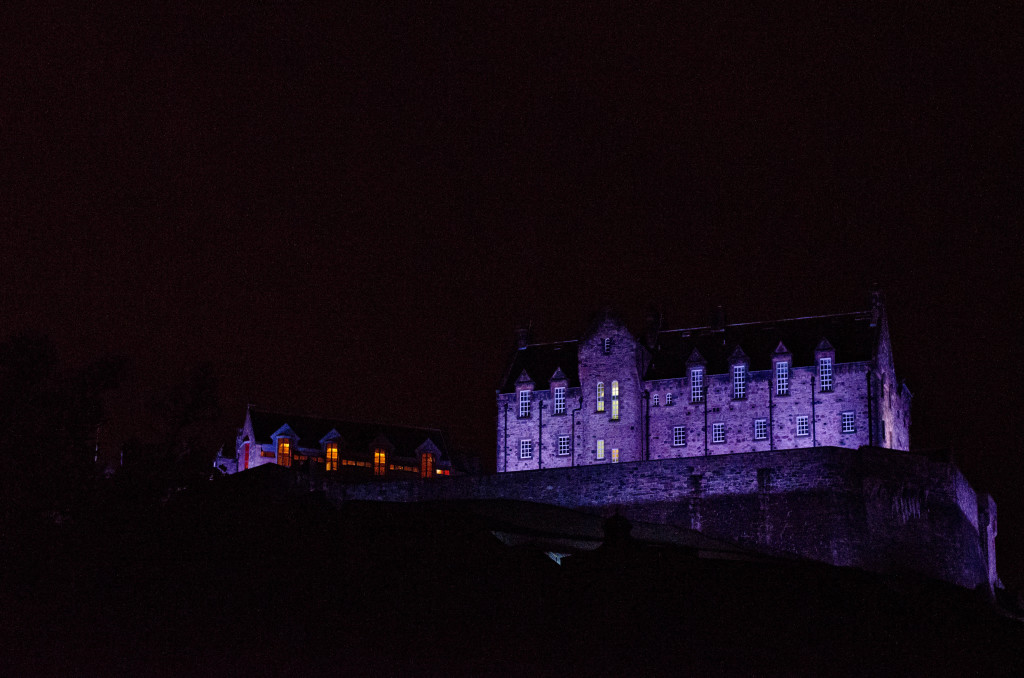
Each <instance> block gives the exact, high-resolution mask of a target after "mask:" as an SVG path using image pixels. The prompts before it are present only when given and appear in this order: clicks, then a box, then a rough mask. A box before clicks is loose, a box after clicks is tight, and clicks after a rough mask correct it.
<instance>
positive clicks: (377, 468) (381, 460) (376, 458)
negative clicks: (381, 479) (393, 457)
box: [373, 447, 388, 476]
mask: <svg viewBox="0 0 1024 678" xmlns="http://www.w3.org/2000/svg"><path fill="white" fill-rule="evenodd" d="M387 464H388V454H387V451H385V450H384V448H383V447H378V448H376V449H375V450H374V451H373V475H375V476H382V475H384V472H385V471H386V470H387Z"/></svg>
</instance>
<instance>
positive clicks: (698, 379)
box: [690, 367, 705, 403]
mask: <svg viewBox="0 0 1024 678" xmlns="http://www.w3.org/2000/svg"><path fill="white" fill-rule="evenodd" d="M704 397H705V393H704V368H703V367H691V368H690V402H691V403H702V402H704Z"/></svg>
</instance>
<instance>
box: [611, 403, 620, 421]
mask: <svg viewBox="0 0 1024 678" xmlns="http://www.w3.org/2000/svg"><path fill="white" fill-rule="evenodd" d="M618 418H619V401H618V400H613V401H612V419H618Z"/></svg>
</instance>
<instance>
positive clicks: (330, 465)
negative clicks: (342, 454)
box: [324, 441, 338, 471]
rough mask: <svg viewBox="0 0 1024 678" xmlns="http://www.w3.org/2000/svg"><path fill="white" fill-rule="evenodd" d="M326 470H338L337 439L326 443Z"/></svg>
mask: <svg viewBox="0 0 1024 678" xmlns="http://www.w3.org/2000/svg"><path fill="white" fill-rule="evenodd" d="M324 470H325V471H337V470H338V443H337V442H335V441H331V442H329V443H327V444H325V445H324Z"/></svg>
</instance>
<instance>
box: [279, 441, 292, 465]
mask: <svg viewBox="0 0 1024 678" xmlns="http://www.w3.org/2000/svg"><path fill="white" fill-rule="evenodd" d="M277 463H278V464H279V465H281V466H291V465H292V439H291V438H278V439H277Z"/></svg>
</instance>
